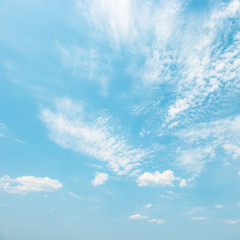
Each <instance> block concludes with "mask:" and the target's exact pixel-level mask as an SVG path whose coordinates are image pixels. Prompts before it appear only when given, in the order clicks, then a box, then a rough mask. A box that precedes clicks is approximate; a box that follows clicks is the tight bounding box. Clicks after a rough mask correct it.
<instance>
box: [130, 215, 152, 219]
mask: <svg viewBox="0 0 240 240" xmlns="http://www.w3.org/2000/svg"><path fill="white" fill-rule="evenodd" d="M129 218H130V219H131V220H142V219H148V216H142V215H140V214H135V215H131V216H129Z"/></svg>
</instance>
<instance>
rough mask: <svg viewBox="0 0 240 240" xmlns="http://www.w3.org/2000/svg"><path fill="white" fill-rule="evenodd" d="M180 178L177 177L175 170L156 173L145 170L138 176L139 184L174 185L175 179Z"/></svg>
mask: <svg viewBox="0 0 240 240" xmlns="http://www.w3.org/2000/svg"><path fill="white" fill-rule="evenodd" d="M175 180H179V178H177V177H175V176H174V174H173V171H171V170H166V171H164V172H163V173H160V172H158V171H155V172H154V173H149V172H145V173H143V174H142V175H141V176H139V177H138V179H137V183H138V186H141V187H142V186H148V185H163V186H166V185H168V186H174V185H173V181H175Z"/></svg>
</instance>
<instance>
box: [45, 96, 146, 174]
mask: <svg viewBox="0 0 240 240" xmlns="http://www.w3.org/2000/svg"><path fill="white" fill-rule="evenodd" d="M55 103H56V106H57V110H56V111H55V112H53V111H51V110H48V109H44V110H42V111H41V119H42V120H43V122H45V123H46V125H47V127H48V129H49V135H50V138H51V139H52V140H53V141H55V142H56V143H57V144H59V145H60V146H62V147H64V148H68V149H72V150H74V151H77V152H81V153H83V154H85V155H87V156H90V157H94V158H96V159H98V160H100V161H103V162H106V163H107V164H108V166H109V167H110V168H111V169H112V170H113V171H114V172H115V173H117V174H125V173H127V172H129V171H131V170H132V169H134V168H135V167H137V166H138V165H139V164H140V162H141V161H142V160H143V159H144V158H145V157H146V156H147V154H148V151H147V150H144V149H141V148H135V147H133V146H132V145H130V144H128V140H127V139H126V137H125V136H123V135H120V134H119V133H117V130H116V128H114V126H113V124H111V122H110V117H108V116H105V115H101V114H100V115H97V114H92V113H87V112H86V110H84V107H83V104H81V103H77V102H73V101H72V100H70V99H68V98H61V99H56V101H55ZM117 128H119V126H117Z"/></svg>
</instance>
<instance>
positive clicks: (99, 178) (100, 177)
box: [92, 173, 108, 187]
mask: <svg viewBox="0 0 240 240" xmlns="http://www.w3.org/2000/svg"><path fill="white" fill-rule="evenodd" d="M107 180H108V174H106V173H97V174H96V176H95V178H94V179H93V180H92V185H93V186H94V187H96V186H97V185H102V184H104V183H105V182H106V181H107Z"/></svg>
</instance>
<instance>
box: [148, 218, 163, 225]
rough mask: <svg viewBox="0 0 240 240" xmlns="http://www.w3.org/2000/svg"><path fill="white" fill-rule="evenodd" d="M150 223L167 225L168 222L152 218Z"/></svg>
mask: <svg viewBox="0 0 240 240" xmlns="http://www.w3.org/2000/svg"><path fill="white" fill-rule="evenodd" d="M148 221H149V222H150V223H157V224H163V223H166V221H165V220H164V219H156V218H152V219H149V220H148Z"/></svg>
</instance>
